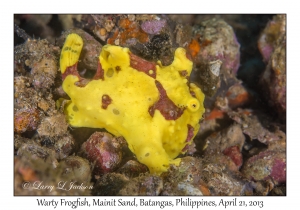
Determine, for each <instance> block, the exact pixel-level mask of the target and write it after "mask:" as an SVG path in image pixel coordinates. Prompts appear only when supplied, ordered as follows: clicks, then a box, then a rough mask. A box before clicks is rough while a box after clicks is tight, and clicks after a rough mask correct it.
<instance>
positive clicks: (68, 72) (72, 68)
mask: <svg viewBox="0 0 300 210" xmlns="http://www.w3.org/2000/svg"><path fill="white" fill-rule="evenodd" d="M77 64H78V62H76V63H75V64H74V65H73V66H68V67H67V68H66V71H65V72H64V73H63V74H62V75H61V77H62V80H63V81H64V80H65V79H66V77H67V76H68V75H74V76H76V77H78V78H81V77H80V75H79V73H78V71H77Z"/></svg>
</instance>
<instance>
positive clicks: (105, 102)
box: [101, 94, 112, 109]
mask: <svg viewBox="0 0 300 210" xmlns="http://www.w3.org/2000/svg"><path fill="white" fill-rule="evenodd" d="M111 102H112V99H111V98H110V97H109V95H107V94H104V95H103V96H102V106H101V107H102V109H106V108H107V107H108V105H109V104H111Z"/></svg>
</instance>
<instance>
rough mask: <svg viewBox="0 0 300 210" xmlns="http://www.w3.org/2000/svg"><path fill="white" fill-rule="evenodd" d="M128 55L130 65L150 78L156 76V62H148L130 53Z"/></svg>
mask: <svg viewBox="0 0 300 210" xmlns="http://www.w3.org/2000/svg"><path fill="white" fill-rule="evenodd" d="M129 57H130V66H131V67H132V68H134V69H136V70H138V71H140V72H144V73H145V74H147V75H148V76H150V77H152V78H154V79H155V78H156V64H155V63H154V62H150V61H147V60H144V59H142V58H140V57H138V56H136V55H134V54H132V53H130V54H129Z"/></svg>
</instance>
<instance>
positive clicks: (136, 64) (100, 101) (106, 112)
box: [60, 33, 204, 174]
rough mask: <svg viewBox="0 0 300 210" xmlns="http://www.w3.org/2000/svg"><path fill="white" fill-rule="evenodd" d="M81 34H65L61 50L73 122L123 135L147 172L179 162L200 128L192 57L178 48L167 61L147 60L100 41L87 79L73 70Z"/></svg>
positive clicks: (200, 101) (200, 106)
mask: <svg viewBox="0 0 300 210" xmlns="http://www.w3.org/2000/svg"><path fill="white" fill-rule="evenodd" d="M83 44H84V43H83V40H82V38H81V37H80V36H79V35H78V34H75V33H72V34H69V35H68V36H67V38H66V41H65V43H64V46H63V48H62V51H61V57H60V69H61V73H62V78H63V84H62V86H63V89H64V91H65V92H66V93H67V94H68V96H69V97H70V99H71V100H70V101H69V102H68V103H67V105H66V106H65V114H66V115H67V119H68V122H69V124H70V125H71V126H74V127H90V128H105V129H106V130H107V131H108V132H110V133H112V134H113V135H115V136H123V137H124V138H125V139H126V141H127V143H128V146H129V149H130V150H131V151H132V152H133V153H134V154H135V155H136V157H137V159H138V161H140V162H141V163H143V164H145V165H146V166H147V167H148V168H149V170H150V173H155V174H161V173H162V172H165V171H167V169H168V167H169V166H170V164H174V165H179V163H180V158H177V159H176V157H177V156H178V155H179V154H182V153H185V151H186V149H187V145H189V144H190V143H191V142H192V139H193V138H194V137H195V135H196V134H197V132H198V130H199V120H200V119H201V117H202V114H203V113H204V106H203V101H204V94H203V93H202V91H201V90H200V89H199V88H198V87H197V86H196V85H195V84H193V83H190V82H189V76H190V74H191V71H192V66H193V63H192V61H191V60H189V59H188V58H187V56H186V51H185V49H183V48H177V49H176V51H175V55H174V60H173V62H172V64H171V65H169V66H163V65H162V64H161V62H160V61H157V62H156V63H155V62H150V61H146V60H144V59H142V58H140V57H138V56H136V55H134V54H133V53H131V52H130V50H129V49H128V48H122V47H120V46H113V45H105V46H103V47H102V51H101V53H100V55H99V60H98V67H97V71H96V73H95V75H94V77H93V79H91V80H87V79H85V78H82V77H81V76H80V75H79V73H78V71H77V64H78V61H79V56H80V53H81V49H82V47H83Z"/></svg>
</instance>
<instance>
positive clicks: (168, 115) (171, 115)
mask: <svg viewBox="0 0 300 210" xmlns="http://www.w3.org/2000/svg"><path fill="white" fill-rule="evenodd" d="M155 85H156V87H157V89H158V91H159V100H158V101H157V102H156V103H155V104H153V105H152V106H151V107H150V108H149V110H148V112H149V114H150V115H151V117H153V115H154V112H155V109H157V110H159V111H160V113H161V114H162V115H163V116H164V118H165V119H166V120H176V119H178V118H179V117H180V116H181V115H182V114H183V111H184V108H179V107H177V106H176V105H175V104H174V102H173V101H172V100H171V99H170V98H169V97H168V95H167V92H166V90H165V89H164V87H163V86H162V84H161V83H160V82H159V81H157V80H155Z"/></svg>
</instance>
